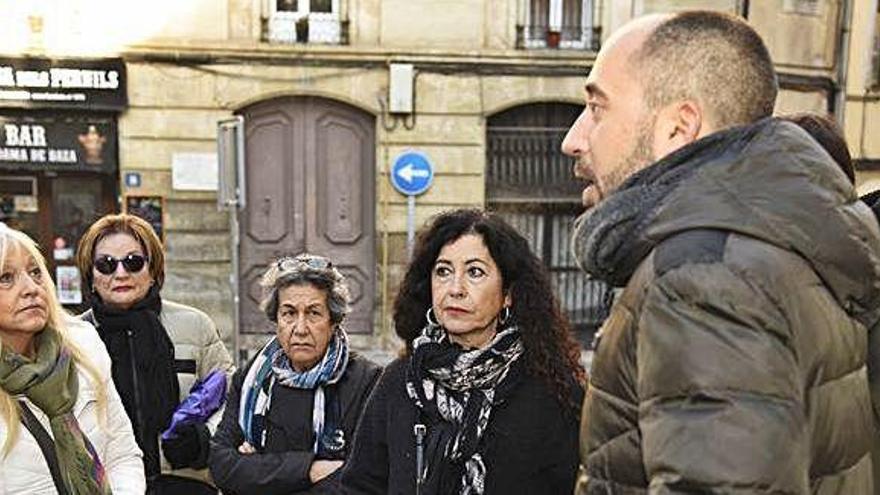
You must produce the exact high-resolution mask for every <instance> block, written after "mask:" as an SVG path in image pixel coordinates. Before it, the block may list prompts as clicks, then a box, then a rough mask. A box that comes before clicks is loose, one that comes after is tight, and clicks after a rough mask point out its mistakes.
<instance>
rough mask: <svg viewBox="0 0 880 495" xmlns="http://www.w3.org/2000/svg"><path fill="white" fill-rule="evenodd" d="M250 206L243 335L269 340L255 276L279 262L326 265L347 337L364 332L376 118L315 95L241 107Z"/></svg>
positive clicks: (372, 267) (244, 246)
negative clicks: (292, 258) (335, 274)
mask: <svg viewBox="0 0 880 495" xmlns="http://www.w3.org/2000/svg"><path fill="white" fill-rule="evenodd" d="M241 113H242V115H243V116H244V118H245V136H246V138H245V139H246V143H245V148H246V161H245V168H246V187H245V189H246V198H247V206H246V208H245V209H244V210H242V212H241V213H240V217H239V220H240V222H239V224H240V241H241V244H240V258H239V274H240V276H241V283H240V286H239V287H240V291H241V313H240V314H241V322H240V323H241V327H240V328H241V331H242V333H269V332H273V331H274V327H273V326H272V325H271V324H270V323H269V322H268V321H267V319H266V316H265V315H264V314H262V312H261V311H260V310H259V302H260V299H261V295H262V292H261V288H260V285H259V282H260V276H261V275H262V274H263V272H264V271H265V269H266V267H267V266H268V263H271V262H272V261H273V260H275V259H277V258H278V257H280V256H285V255H296V254H298V253H302V252H309V253H312V254H318V255H321V256H326V257H327V258H329V259H330V260H331V261H332V262H333V264H334V266H336V267H337V268H338V269H339V270H340V271H341V272H342V273H343V274H344V275H345V277H346V280H347V283H348V287H349V289H350V291H351V306H352V312H351V314H350V315H349V317H348V319H347V321H346V328H347V329H348V331H349V332H350V333H369V332H371V331H372V325H373V315H372V313H373V307H374V294H375V272H376V257H375V245H376V242H375V189H376V179H375V177H376V174H375V154H376V151H375V149H376V145H375V117H373V116H372V115H370V114H368V113H366V112H363V111H361V110H359V109H356V108H354V107H351V106H349V105H346V104H343V103H340V102H336V101H333V100H328V99H324V98H317V97H287V98H279V99H273V100H269V101H265V102H260V103H258V104H255V105H253V106H250V107H248V108H246V109H245V110H243V111H242V112H241Z"/></svg>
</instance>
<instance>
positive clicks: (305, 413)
mask: <svg viewBox="0 0 880 495" xmlns="http://www.w3.org/2000/svg"><path fill="white" fill-rule="evenodd" d="M249 367H250V366H248V367H246V368H245V369H244V370H239V371H237V372H236V373H235V376H234V377H233V380H232V387H231V388H230V389H229V396H228V398H227V400H226V410H225V411H224V412H223V420H222V421H221V423H220V427H219V428H218V429H217V433H215V434H214V438H213V439H212V440H211V457H210V460H209V462H208V465H209V467H210V469H211V475H212V476H213V477H214V481H215V483H216V484H217V487H219V488H220V489H221V490H223V493H227V494H241V495H246V494H251V493H254V494H256V493H259V494H261V495H271V494H279V495H281V494H285V495H289V494H294V493H336V492H337V491H338V477H339V476H338V473H339V471H338V470H337V471H336V473H334V474H333V475H331V476H329V477H327V478H324V479H323V480H321V481H320V482H318V483H317V484H315V485H312V483H311V481H310V480H309V468H310V467H311V465H312V462H313V461H315V460H316V458H315V454H313V453H312V446H313V444H314V441H315V434H314V431H313V430H312V407H313V402H314V396H315V393H314V391H312V390H299V389H293V388H289V387H285V386H283V385H280V384H278V383H276V384H275V386H274V388H273V390H272V405H271V407H270V408H269V414H268V415H267V417H266V450H265V452H262V453H255V454H240V453H238V446H239V445H241V444H242V442H244V435H243V434H242V432H241V428H240V427H239V425H238V411H239V402H240V399H241V386H242V382H243V381H244V376H245V375H246V374H247V370H248V368H249ZM380 373H381V368H379V366H377V365H375V364H373V363H372V362H371V361H368V360H367V359H365V358H363V357H360V356H359V355H357V354H356V353H354V352H352V353H351V354H350V355H349V362H348V367H347V369H346V370H345V374H344V375H343V377H342V379H341V380H340V381H339V382H337V383H336V384H335V385H332V386H331V387H333V388H334V389H335V390H333V391H332V393H334V394H338V395H337V397H339V400H340V406H341V412H342V430H343V432H344V439H345V442H346V447H345V449H344V450H345V452H347V453H350V451H351V449H350V447H351V441H352V439H353V438H354V432H355V428H356V427H357V423H358V421H359V419H360V417H361V413H362V412H363V408H364V405H365V403H366V401H367V397H368V396H369V394H370V391H371V390H372V389H373V385H375V383H376V380H378V378H379V375H380ZM328 388H330V387H328ZM341 457H343V458H345V457H346V455H345V454H344V453H343V455H342V456H341Z"/></svg>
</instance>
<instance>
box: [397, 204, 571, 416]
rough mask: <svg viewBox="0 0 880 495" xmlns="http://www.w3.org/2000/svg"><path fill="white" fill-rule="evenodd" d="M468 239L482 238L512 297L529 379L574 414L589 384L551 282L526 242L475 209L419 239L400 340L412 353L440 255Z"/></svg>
mask: <svg viewBox="0 0 880 495" xmlns="http://www.w3.org/2000/svg"><path fill="white" fill-rule="evenodd" d="M467 234H476V235H479V236H480V237H482V239H483V242H484V243H485V244H486V247H487V249H488V250H489V254H490V255H491V256H492V259H493V260H494V261H495V264H496V265H497V266H498V269H499V270H500V272H501V287H502V290H503V291H504V293H506V294H510V296H511V300H512V301H513V304H512V307H511V309H512V312H513V313H512V318H513V320H514V321H515V322H516V324H517V326H518V327H519V330H520V332H521V335H522V339H523V346H524V347H525V353H524V355H523V357H524V360H525V365H526V370H527V372H528V373H529V374H531V375H533V376H537V377H538V378H540V379H541V380H543V381H544V382H545V383H546V384H547V386H548V387H550V389H551V390H552V391H553V392H554V395H555V396H556V399H557V400H558V401H559V403H560V404H563V405H565V404H568V405H570V406H571V408H572V409H573V410H574V412H575V413H576V411H578V410H580V407H581V404H579V403H575V402H576V401H575V400H573V398H574V397H575V396H576V394H574V393H573V392H574V390H573V388H574V387H580V386H581V385H582V384H583V383H584V381H585V373H584V369H583V367H582V366H581V365H580V361H579V358H580V348H579V346H578V344H577V342H575V340H574V339H573V338H572V335H571V326H570V324H569V322H568V320H567V319H566V318H565V316H563V314H562V312H561V310H560V308H559V303H558V301H557V299H556V296H555V295H554V293H553V290H552V288H551V286H550V278H549V276H548V274H547V271H546V269H545V267H544V265H543V264H542V263H541V261H540V260H539V259H538V257H537V256H535V254H534V253H533V252H532V250H531V249H530V248H529V244H528V241H526V239H525V238H524V237H523V236H522V235H520V234H519V233H518V232H517V231H516V230H515V229H514V228H513V227H511V226H510V225H509V224H508V223H507V222H505V221H504V220H503V219H502V218H501V217H500V216H497V215H495V214H493V213H489V212H485V211H482V210H476V209H459V210H453V211H448V212H444V213H441V214H439V215H437V216H435V217H434V218H433V219H432V221H431V222H430V223H429V224H428V225H427V227H426V228H424V229H423V230H422V231H421V232H420V233H419V235H418V238H417V240H416V245H415V248H414V250H413V256H412V260H411V261H410V264H409V267H408V269H407V271H406V275H405V276H404V279H403V283H402V284H401V286H400V289H399V291H398V294H397V298H396V300H395V301H394V326H395V331H396V332H397V335H399V336H400V338H402V339H403V340H404V341H405V342H406V352H407V353H409V352H411V349H412V341H413V339H415V337H416V336H418V335H419V333H420V332H421V330H422V328H423V327H424V326H425V325H426V324H427V321H426V320H425V312H426V310H427V308H428V307H430V306H431V271H432V270H433V268H434V262H435V261H436V260H437V256H438V255H439V254H440V250H441V249H443V247H444V246H446V245H447V244H449V243H451V242H455V241H456V240H458V239H459V238H461V237H462V236H464V235H467Z"/></svg>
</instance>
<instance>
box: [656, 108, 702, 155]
mask: <svg viewBox="0 0 880 495" xmlns="http://www.w3.org/2000/svg"><path fill="white" fill-rule="evenodd" d="M705 134H706V122H705V116H704V114H703V109H702V107H700V105H699V104H698V103H697V102H695V101H693V100H684V101H678V102H675V103H672V104H670V105H668V106H666V108H664V109H663V110H661V111H660V113H659V114H658V115H657V121H656V124H655V129H654V149H653V152H654V157H655V158H656V159H658V160H659V159H660V158H663V157H664V156H666V155H668V154H670V153H672V152H673V151H675V150H677V149H679V148H682V147H684V146H687V145H688V144H690V143H693V142H694V141H696V140H697V139H699V138H701V137H703V136H704V135H705Z"/></svg>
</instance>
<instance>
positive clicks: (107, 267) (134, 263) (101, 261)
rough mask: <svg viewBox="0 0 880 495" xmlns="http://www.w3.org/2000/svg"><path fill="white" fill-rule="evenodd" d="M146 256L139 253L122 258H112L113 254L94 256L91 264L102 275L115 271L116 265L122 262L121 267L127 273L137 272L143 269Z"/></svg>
mask: <svg viewBox="0 0 880 495" xmlns="http://www.w3.org/2000/svg"><path fill="white" fill-rule="evenodd" d="M147 261H149V260H148V259H147V257H146V256H141V255H139V254H129V255H126V256H125V257H124V258H114V257H113V256H109V255H108V256H101V257H99V258H95V261H93V262H92V266H94V267H95V270H98V271H99V272H100V273H103V274H104V275H110V274H112V273H113V272H115V271H116V267H117V266H119V264H120V263H122V268H125V271H127V272H128V273H137V272H139V271H141V270H143V269H144V265H146V264H147Z"/></svg>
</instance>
